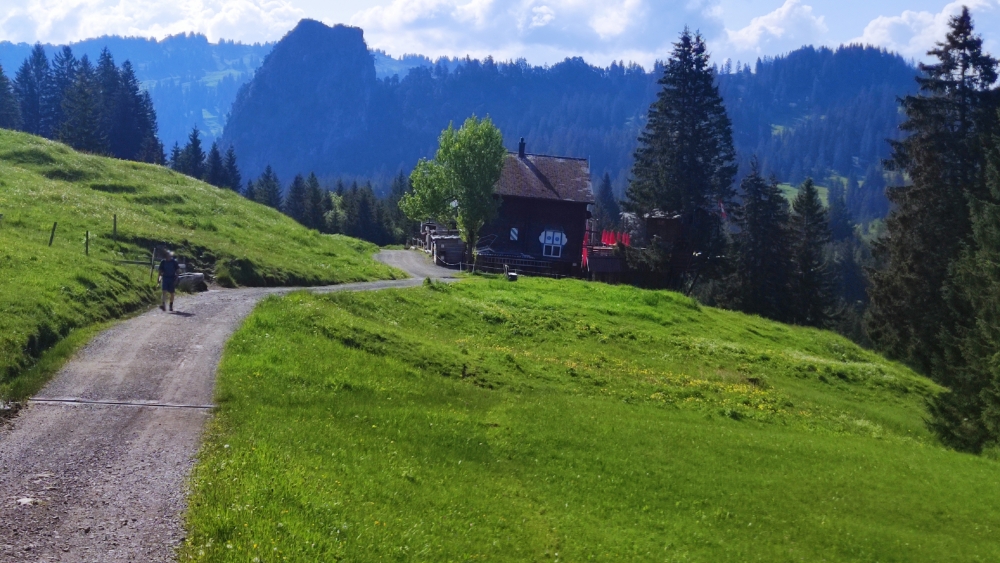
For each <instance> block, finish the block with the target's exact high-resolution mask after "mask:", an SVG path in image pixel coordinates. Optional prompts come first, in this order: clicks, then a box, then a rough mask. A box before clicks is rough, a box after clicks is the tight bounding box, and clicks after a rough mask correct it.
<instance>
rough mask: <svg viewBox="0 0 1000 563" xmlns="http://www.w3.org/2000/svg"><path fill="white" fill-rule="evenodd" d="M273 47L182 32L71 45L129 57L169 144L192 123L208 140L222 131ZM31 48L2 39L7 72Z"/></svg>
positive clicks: (91, 53)
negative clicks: (159, 38) (160, 37)
mask: <svg viewBox="0 0 1000 563" xmlns="http://www.w3.org/2000/svg"><path fill="white" fill-rule="evenodd" d="M272 46H273V44H271V43H267V44H263V45H261V44H253V45H247V44H242V43H236V42H232V41H220V42H219V43H210V42H209V41H208V39H207V38H206V37H205V36H204V35H196V34H188V35H184V34H181V35H175V36H172V37H167V38H166V39H163V40H162V41H157V40H155V39H146V38H142V37H118V36H110V37H108V36H105V37H98V38H94V39H87V40H84V41H81V42H79V43H73V44H72V45H70V48H71V49H72V51H73V53H74V55H75V56H76V57H78V58H79V57H82V56H83V55H87V57H89V58H90V60H92V61H96V60H98V58H99V56H100V54H101V51H102V50H103V49H105V48H107V49H108V50H109V51H110V52H112V53H114V55H115V58H116V59H117V60H118V61H126V60H127V61H130V62H131V63H132V67H133V68H134V69H135V73H136V76H137V77H138V79H139V81H140V82H141V83H142V86H143V88H145V89H147V90H148V91H149V93H150V97H151V98H152V100H153V104H154V106H155V108H156V114H157V116H158V117H159V125H160V139H161V140H162V141H163V144H164V145H165V146H167V147H169V146H172V145H173V144H174V143H175V142H181V143H182V144H183V141H184V139H185V138H186V137H187V135H188V133H190V132H191V128H192V127H193V126H197V127H198V129H200V130H201V131H202V132H204V134H205V135H206V136H207V137H208V140H209V142H210V141H211V140H213V139H214V138H215V137H217V136H218V135H219V134H221V133H222V128H223V126H224V125H225V119H226V114H227V113H228V112H229V108H230V106H231V105H232V103H233V99H234V98H235V97H236V92H237V90H238V89H239V87H240V85H241V84H243V83H244V82H246V81H247V80H249V79H250V77H251V76H252V75H253V72H254V70H256V69H257V67H259V66H260V64H261V61H263V59H264V57H265V56H266V55H267V53H268V52H270V50H271V48H272ZM43 47H44V49H45V52H46V54H47V55H48V57H49V58H50V59H52V58H53V57H54V56H55V55H56V53H58V52H59V51H60V50H61V48H60V47H58V46H53V45H44V46H43ZM31 49H32V46H31V45H28V44H25V43H18V44H14V43H10V42H7V41H4V42H0V65H3V68H4V70H5V71H6V73H7V74H8V76H10V77H11V78H13V74H14V71H15V70H16V69H17V68H18V67H19V66H20V65H21V63H22V61H24V60H25V59H26V58H27V57H28V56H29V55H30V53H31Z"/></svg>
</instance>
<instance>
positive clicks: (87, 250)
mask: <svg viewBox="0 0 1000 563" xmlns="http://www.w3.org/2000/svg"><path fill="white" fill-rule="evenodd" d="M84 240H85V242H84V243H83V253H84V254H85V255H87V256H90V231H87V238H86V239H84Z"/></svg>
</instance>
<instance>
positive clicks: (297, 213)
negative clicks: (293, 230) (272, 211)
mask: <svg viewBox="0 0 1000 563" xmlns="http://www.w3.org/2000/svg"><path fill="white" fill-rule="evenodd" d="M307 198H308V194H307V191H306V180H305V178H303V177H302V174H296V175H295V179H293V180H292V184H291V185H290V186H289V187H288V194H287V195H286V196H285V204H284V206H283V208H282V211H284V212H285V215H288V216H289V217H291V218H292V219H295V220H296V221H298V222H299V223H300V224H302V225H306V224H307V221H308V208H309V202H308V200H307Z"/></svg>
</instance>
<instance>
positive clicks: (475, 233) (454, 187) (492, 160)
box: [399, 115, 507, 260]
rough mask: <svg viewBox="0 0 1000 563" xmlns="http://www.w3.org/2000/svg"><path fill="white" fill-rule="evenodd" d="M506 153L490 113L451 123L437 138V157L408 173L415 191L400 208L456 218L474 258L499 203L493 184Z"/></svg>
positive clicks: (413, 214)
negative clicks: (478, 241)
mask: <svg viewBox="0 0 1000 563" xmlns="http://www.w3.org/2000/svg"><path fill="white" fill-rule="evenodd" d="M506 155H507V150H506V149H505V148H504V146H503V136H502V135H501V134H500V130H499V129H497V128H496V127H495V126H494V125H493V122H492V121H490V118H489V117H486V118H484V119H482V120H479V119H477V118H476V116H475V115H473V116H472V117H470V118H469V119H467V120H466V121H465V123H464V124H463V125H462V127H461V129H457V130H456V129H455V128H454V126H452V125H451V124H449V125H448V128H447V129H445V130H444V131H443V132H442V133H441V136H440V138H439V139H438V150H437V153H436V154H435V155H434V160H421V161H420V162H419V163H418V164H417V167H416V168H415V169H414V170H413V173H412V174H410V182H411V183H412V184H413V191H411V192H410V193H408V194H406V195H405V196H404V197H403V199H402V200H401V201H400V203H399V205H400V208H401V209H402V210H403V212H404V213H406V215H407V216H408V217H410V218H411V219H413V220H414V221H423V220H426V219H430V218H434V219H437V220H439V221H442V222H445V223H447V222H450V221H452V220H454V221H455V222H456V223H458V229H459V232H460V233H461V237H462V240H463V241H465V246H466V256H467V258H470V259H473V260H474V259H475V256H474V249H475V245H476V241H477V240H478V238H479V230H480V229H482V228H483V225H485V224H486V223H488V222H489V221H491V220H492V219H493V218H494V216H495V215H496V212H497V209H498V208H499V206H500V200H499V198H498V197H497V196H496V195H495V186H496V183H497V182H498V181H499V180H500V173H501V171H502V170H503V163H504V158H505V157H506Z"/></svg>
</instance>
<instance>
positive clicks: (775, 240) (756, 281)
mask: <svg viewBox="0 0 1000 563" xmlns="http://www.w3.org/2000/svg"><path fill="white" fill-rule="evenodd" d="M740 190H741V191H742V192H743V209H742V217H741V219H740V232H739V233H738V234H737V235H736V263H735V267H736V268H735V273H734V274H733V278H732V281H731V283H732V294H731V298H730V299H731V301H732V305H734V306H735V307H736V308H737V309H739V310H741V311H744V312H746V313H752V314H756V315H760V316H762V317H767V318H770V319H775V320H779V321H788V320H790V318H791V316H792V312H793V311H792V309H793V308H794V304H793V299H791V294H790V292H791V283H792V275H793V263H792V251H791V241H790V237H789V229H788V202H787V201H786V200H785V197H784V196H783V195H782V193H781V189H780V188H778V183H777V181H775V180H773V179H772V180H770V181H768V180H765V179H764V177H763V176H762V175H761V173H760V169H759V168H758V164H757V161H756V159H755V160H753V161H752V163H751V166H750V174H749V175H747V177H746V178H744V179H743V181H742V182H741V183H740Z"/></svg>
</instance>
